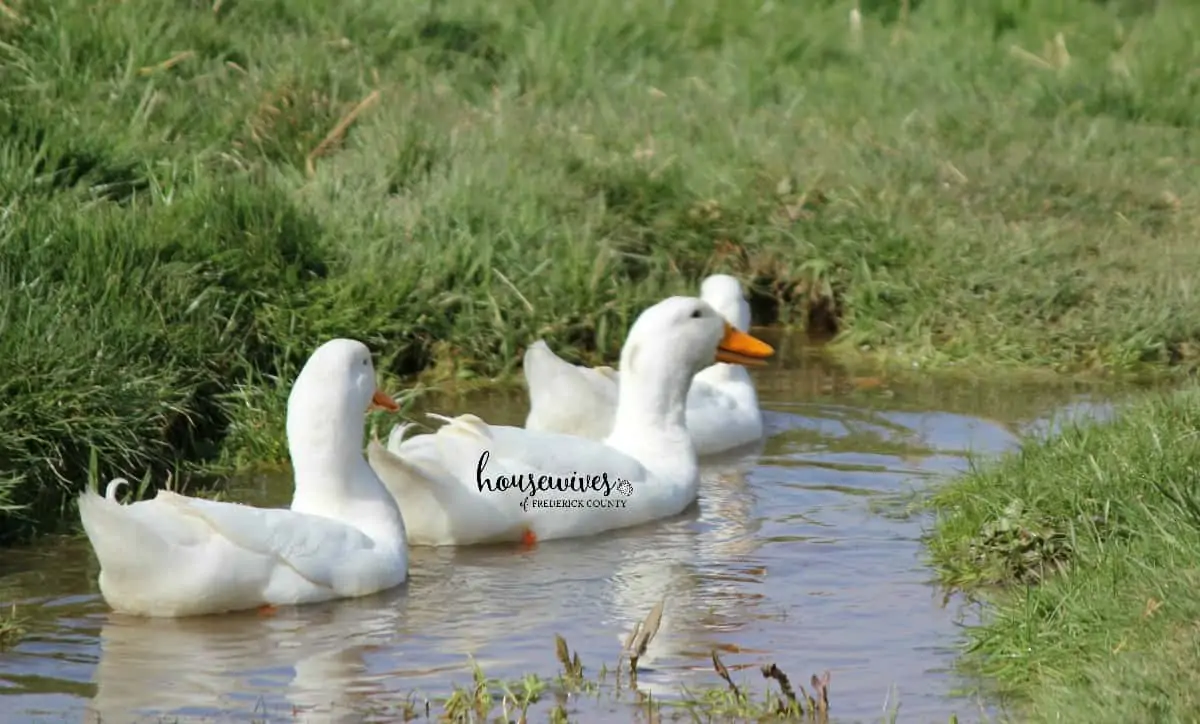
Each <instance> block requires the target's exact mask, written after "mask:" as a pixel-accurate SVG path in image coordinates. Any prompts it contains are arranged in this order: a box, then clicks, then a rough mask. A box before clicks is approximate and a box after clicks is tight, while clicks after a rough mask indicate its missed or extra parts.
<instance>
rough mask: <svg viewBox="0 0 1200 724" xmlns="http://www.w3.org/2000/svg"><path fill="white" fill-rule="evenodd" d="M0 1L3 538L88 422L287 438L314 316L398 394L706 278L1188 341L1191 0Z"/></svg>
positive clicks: (809, 306)
mask: <svg viewBox="0 0 1200 724" xmlns="http://www.w3.org/2000/svg"><path fill="white" fill-rule="evenodd" d="M4 7H8V8H9V9H10V10H11V13H0V124H2V126H3V128H4V129H5V132H4V133H3V135H2V137H0V163H2V165H3V169H4V171H3V173H0V285H3V287H4V289H5V290H6V291H7V293H6V296H5V299H4V304H3V305H2V306H0V365H2V366H3V367H2V369H0V372H2V373H3V374H0V380H2V381H0V400H3V405H0V471H3V473H2V476H3V478H2V479H0V543H3V542H10V541H12V540H16V539H20V538H25V537H27V536H29V535H31V534H33V533H35V532H38V531H46V530H50V529H53V528H55V527H58V526H59V525H61V524H62V523H63V522H64V521H65V522H73V521H74V519H75V514H74V511H73V507H72V503H71V495H72V494H73V493H75V492H77V491H78V490H79V488H80V487H81V486H82V485H83V483H84V481H85V478H86V475H85V471H86V466H87V460H88V456H89V454H90V452H91V450H93V449H95V450H97V451H98V452H99V465H100V468H101V469H100V471H99V474H100V476H101V477H103V478H111V477H113V476H116V475H125V476H128V477H130V478H135V479H141V478H142V477H143V476H144V475H145V474H146V472H147V471H150V472H152V473H153V475H154V479H155V480H158V479H161V477H162V476H164V475H166V473H167V472H168V471H172V470H176V469H180V470H183V471H186V470H189V469H192V468H194V466H195V465H196V463H198V462H200V463H211V462H213V461H217V460H220V461H222V462H225V463H231V464H239V465H240V464H244V463H246V462H251V461H253V462H272V461H277V460H278V459H279V458H281V457H282V455H283V449H284V448H283V445H282V436H281V425H280V424H279V420H280V419H281V416H282V410H283V401H284V400H285V399H286V390H287V388H288V386H289V385H290V381H291V379H292V378H293V376H294V374H295V373H296V371H297V369H298V367H299V365H300V364H302V362H303V360H304V358H305V356H306V355H307V354H308V353H309V352H310V351H311V350H312V349H313V348H315V346H316V345H317V344H318V343H320V342H321V341H324V340H325V339H327V338H329V337H332V336H335V335H342V336H351V337H356V338H359V339H362V340H364V341H366V342H367V343H368V344H369V345H370V346H371V347H372V349H374V350H375V351H376V352H377V353H378V355H379V363H378V367H379V369H381V370H382V371H384V373H385V374H386V375H387V377H388V384H389V385H390V386H391V387H395V386H396V385H397V384H399V383H398V380H399V379H401V378H410V377H411V376H412V375H414V374H416V373H420V372H425V373H426V374H427V375H428V379H430V380H434V381H445V382H448V383H451V384H459V383H463V384H466V383H471V382H472V381H478V380H480V379H488V378H492V377H495V376H500V375H507V374H510V373H512V372H513V371H514V370H515V369H516V366H517V365H518V364H519V362H518V360H519V359H520V356H521V352H522V350H523V348H524V346H525V345H526V344H528V343H529V342H530V341H531V340H533V339H536V338H538V337H543V338H546V339H547V341H548V342H549V343H550V344H551V345H552V346H553V347H554V348H555V349H557V350H560V351H561V352H562V353H563V354H564V355H565V356H568V357H571V358H572V359H583V360H587V361H589V362H597V361H600V360H602V359H603V360H605V361H608V362H611V361H613V360H614V359H615V357H616V354H617V351H618V349H619V346H620V344H621V341H622V338H623V336H624V334H625V331H626V330H627V328H628V325H629V323H630V321H631V320H632V319H633V317H634V316H635V315H636V314H637V313H638V312H639V311H641V310H642V309H643V308H645V307H646V306H647V305H649V304H650V303H652V302H654V301H656V300H658V299H659V298H661V297H663V296H665V295H668V294H674V293H682V292H689V293H694V292H695V289H696V285H697V282H698V280H699V279H700V278H701V277H702V276H703V275H705V274H707V273H709V272H712V271H717V270H723V271H729V272H732V273H735V274H737V275H739V276H740V277H741V278H742V279H743V280H745V281H746V282H747V284H748V285H749V286H750V287H751V290H752V297H753V307H754V311H755V320H756V322H758V323H773V322H780V323H788V324H799V325H801V326H806V327H808V328H809V329H810V330H811V331H813V332H814V333H817V334H820V335H821V336H829V335H835V337H836V339H837V340H838V345H839V347H840V348H841V349H843V350H849V351H852V352H854V353H859V352H864V351H865V352H867V353H870V354H875V355H879V356H881V357H885V358H888V359H897V360H901V361H905V362H906V363H907V362H911V361H919V362H920V363H921V364H922V365H923V366H925V367H929V366H933V367H946V366H949V365H951V364H952V363H953V364H960V365H961V364H966V365H972V366H985V367H988V368H992V369H995V368H1026V367H1030V366H1036V367H1043V368H1047V369H1054V370H1067V371H1072V370H1087V371H1101V372H1113V371H1129V370H1132V369H1137V368H1142V367H1147V366H1148V367H1150V368H1152V369H1156V370H1161V369H1164V368H1166V367H1169V366H1172V365H1174V366H1177V367H1183V368H1187V367H1190V366H1191V365H1192V363H1193V361H1194V360H1195V358H1196V350H1197V349H1200V348H1198V347H1197V346H1196V340H1197V331H1198V330H1200V305H1197V304H1195V303H1194V299H1193V298H1192V295H1191V290H1192V288H1193V286H1194V285H1193V280H1194V279H1195V274H1196V271H1195V270H1196V269H1198V268H1200V263H1198V262H1200V247H1198V246H1197V245H1196V244H1195V243H1194V233H1195V229H1196V228H1197V226H1198V225H1200V223H1198V222H1200V205H1198V203H1197V202H1198V201H1200V196H1198V194H1200V192H1198V191H1197V190H1196V189H1198V188H1200V184H1198V183H1197V181H1198V177H1197V174H1198V173H1200V171H1198V170H1197V169H1198V167H1197V166H1196V164H1194V163H1192V162H1191V160H1190V159H1192V158H1194V157H1195V155H1196V153H1195V151H1196V148H1195V145H1196V144H1195V138H1196V136H1195V134H1194V132H1193V130H1194V127H1195V124H1196V123H1197V120H1196V119H1197V118H1200V113H1198V112H1197V111H1200V105H1198V104H1197V102H1196V101H1195V94H1194V93H1193V92H1192V89H1194V86H1195V84H1196V83H1197V82H1200V81H1197V78H1196V76H1195V74H1194V73H1193V72H1192V71H1193V68H1194V66H1195V63H1194V62H1191V60H1194V52H1193V51H1194V43H1193V39H1194V37H1195V34H1196V30H1197V25H1198V24H1197V19H1198V18H1200V10H1197V9H1193V8H1192V6H1190V5H1186V4H1183V3H1172V4H1162V3H1160V4H1157V5H1151V4H1147V3H1137V2H1124V3H1109V4H1101V3H1095V2H1088V1H1085V0H1075V1H1072V2H1065V3H1062V2H1060V3H1055V4H1050V5H1045V6H1042V5H1038V4H1033V5H1030V6H1029V7H1028V8H1024V6H1022V8H1023V9H1017V6H1016V5H1014V4H1012V3H1009V2H1003V1H1000V0H997V1H995V2H982V3H974V4H972V3H967V4H964V3H960V2H951V1H950V0H924V1H923V2H914V3H912V4H911V8H910V10H911V12H905V13H899V12H897V9H896V8H897V6H896V4H894V3H881V2H873V3H868V2H863V3H862V18H863V19H862V22H861V26H860V27H859V29H858V30H857V31H853V32H852V30H851V25H850V23H849V21H848V17H849V10H850V7H851V4H850V3H844V2H826V3H773V4H770V3H768V4H753V3H751V4H746V3H744V2H735V0H691V1H689V2H676V3H661V2H652V1H651V0H632V1H631V2H626V3H623V4H620V5H585V4H580V3H569V2H560V1H558V0H549V1H547V2H537V3H524V4H520V3H518V4H516V5H513V4H495V3H491V4H489V3H481V2H479V1H478V0H442V1H441V2H438V3H434V4H428V3H395V2H384V1H383V0H350V1H349V2H342V3H327V2H316V1H315V0H283V1H281V2H270V3H250V2H242V1H240V0H236V1H235V0H225V1H224V2H218V3H212V2H209V1H203V2H200V1H196V2H190V1H184V2H176V3H169V4H161V3H160V4H153V3H151V4H146V3H129V2H125V3H117V2H111V3H95V2H85V1H84V0H55V1H54V2H50V0H21V1H20V2H12V1H10V2H8V3H6V5H5V6H4ZM1060 33H1061V37H1062V41H1061V42H1057V41H1055V38H1057V37H1058V36H1059V34H1060ZM1014 48H1019V49H1024V51H1023V52H1021V51H1019V50H1014ZM14 507H15V508H20V509H21V512H20V513H19V514H14V513H13V512H12V509H13V508H14Z"/></svg>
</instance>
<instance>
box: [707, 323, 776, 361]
mask: <svg viewBox="0 0 1200 724" xmlns="http://www.w3.org/2000/svg"><path fill="white" fill-rule="evenodd" d="M773 354H775V348H774V347H772V346H771V345H769V344H767V343H766V342H764V341H762V340H761V339H757V338H755V337H752V336H750V335H748V334H746V333H745V332H739V331H738V330H737V329H736V328H734V327H733V325H731V324H729V323H728V322H726V323H725V336H724V337H722V338H721V342H720V344H718V345H717V361H718V362H728V363H730V364H735V365H745V366H747V367H763V366H765V365H766V364H767V363H766V362H764V361H763V360H765V359H766V358H767V357H770V356H771V355H773Z"/></svg>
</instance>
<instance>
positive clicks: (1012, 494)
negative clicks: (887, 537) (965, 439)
mask: <svg viewBox="0 0 1200 724" xmlns="http://www.w3.org/2000/svg"><path fill="white" fill-rule="evenodd" d="M1197 430H1200V393H1198V392H1197V391H1196V390H1195V389H1189V390H1187V391H1186V392H1183V393H1179V394H1176V395H1173V396H1161V395H1156V396H1154V397H1152V398H1150V399H1148V400H1145V401H1143V402H1141V403H1139V404H1137V405H1134V406H1132V407H1130V408H1129V409H1128V410H1126V411H1124V412H1123V413H1122V414H1121V415H1120V416H1119V417H1118V418H1116V420H1115V421H1113V422H1109V423H1103V424H1084V425H1079V426H1071V427H1068V428H1066V429H1065V430H1064V432H1063V434H1062V435H1061V436H1060V437H1054V438H1049V439H1047V440H1044V441H1029V442H1028V443H1027V445H1026V447H1025V449H1024V450H1023V451H1022V452H1021V453H1020V454H1017V455H1013V456H1010V457H1008V458H1006V459H1005V460H1004V461H1002V462H1001V463H999V464H997V465H988V466H984V467H982V468H981V469H980V470H978V471H977V472H974V473H972V474H970V475H968V476H966V477H965V478H963V479H960V480H954V481H951V482H949V483H947V484H946V485H945V486H944V487H943V488H941V489H940V490H939V491H938V492H937V493H936V494H935V495H934V497H933V499H932V505H933V507H934V508H935V509H936V510H937V511H938V518H937V522H936V525H935V527H934V529H933V530H932V532H931V535H930V537H929V540H928V544H929V547H930V551H931V557H932V562H933V564H934V566H935V567H936V569H937V571H938V573H939V576H940V577H941V579H942V580H943V581H944V582H945V583H946V584H947V585H950V586H954V587H958V588H963V589H965V590H967V591H969V592H972V593H975V594H977V595H980V596H982V597H983V598H984V599H985V600H986V601H988V602H989V604H990V609H989V611H988V615H987V620H986V622H985V623H984V624H983V625H981V626H978V627H971V628H968V629H967V635H968V638H969V641H970V645H969V650H968V654H967V658H966V659H965V661H964V663H965V665H967V666H968V667H970V668H971V669H974V670H976V671H978V672H980V673H983V674H985V675H987V676H989V677H991V678H992V679H994V680H995V681H997V682H998V684H999V685H1000V687H1001V690H1002V691H1003V692H1004V693H1006V694H1008V695H1010V696H1011V697H1012V698H1013V699H1014V701H1015V703H1016V704H1017V705H1018V707H1019V710H1020V711H1021V716H1020V720H1021V721H1031V722H1036V721H1046V722H1049V721H1068V720H1069V721H1118V720H1119V721H1149V720H1153V721H1164V722H1167V721H1170V722H1176V721H1178V722H1184V721H1195V720H1196V719H1197V718H1198V717H1200V674H1198V673H1197V672H1200V626H1198V624H1197V622H1200V593H1197V591H1200V565H1198V561H1200V495H1198V493H1197V465H1196V463H1197V460H1200V434H1198V432H1197Z"/></svg>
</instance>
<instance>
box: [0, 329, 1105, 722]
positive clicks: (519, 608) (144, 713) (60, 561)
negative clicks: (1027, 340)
mask: <svg viewBox="0 0 1200 724" xmlns="http://www.w3.org/2000/svg"><path fill="white" fill-rule="evenodd" d="M764 336H767V335H764ZM767 338H768V339H770V337H769V336H767ZM772 341H777V340H772ZM779 342H780V344H779V352H780V354H779V364H777V365H776V366H775V367H773V368H772V369H769V370H765V371H756V372H755V375H756V380H757V382H758V386H759V390H760V397H761V401H762V405H763V408H764V410H766V415H767V426H768V439H767V440H766V442H765V444H764V445H762V446H761V454H760V452H759V451H757V450H750V451H747V452H746V454H744V455H742V456H740V457H739V456H733V457H726V458H725V459H723V460H719V461H713V462H711V464H709V465H708V466H707V467H706V470H705V473H704V481H703V485H702V490H701V497H700V503H699V505H698V506H694V507H693V508H692V509H691V510H690V511H689V512H687V513H685V514H684V515H683V516H681V517H679V518H676V519H672V520H669V521H664V522H660V523H656V524H651V525H648V526H645V527H641V528H637V529H633V530H627V531H623V532H619V533H614V534H606V535H603V536H599V537H596V538H591V539H582V540H567V541H557V542H551V543H543V544H541V545H539V546H538V547H537V548H536V549H533V550H518V549H516V548H513V547H493V548H488V549H462V550H457V551H456V550H452V549H415V550H414V551H413V552H412V556H411V569H410V570H411V572H410V581H409V583H408V584H406V585H405V586H403V587H401V588H400V589H397V590H395V591H392V592H389V593H386V594H382V595H379V596H373V597H369V598H365V599H359V600H353V601H344V602H336V603H331V604H322V605H314V606H309V607H302V608H294V609H282V610H280V611H279V613H278V614H276V615H275V616H271V617H260V616H258V615H255V614H239V615H231V616H220V617H206V618H202V619H187V620H180V621H169V620H168V621H152V620H141V619H135V618H129V617H123V616H118V615H113V614H110V613H108V612H107V609H106V607H105V605H104V602H103V601H102V600H101V599H100V597H99V595H98V593H97V589H96V584H95V580H96V575H97V572H98V571H97V565H96V563H95V561H94V559H93V558H92V556H91V552H90V550H89V548H88V545H87V542H86V540H82V539H78V540H55V541H51V542H48V543H45V544H43V545H41V546H40V547H38V548H36V549H31V550H10V551H2V552H0V604H3V605H5V606H7V605H8V603H9V602H15V603H16V604H17V605H18V607H19V611H20V612H21V614H22V615H23V616H25V617H28V618H29V619H30V620H29V622H28V624H27V628H28V629H29V635H28V637H27V638H25V639H24V640H23V642H22V643H20V644H19V645H18V646H17V647H16V648H15V649H13V650H10V651H9V652H6V653H0V720H2V721H5V722H16V721H97V720H98V719H102V720H103V721H105V722H127V721H156V720H159V719H160V718H162V717H163V716H164V715H165V716H167V717H169V718H170V719H171V720H179V721H201V720H203V721H251V720H252V721H313V722H317V721H321V722H327V721H375V720H378V721H388V720H391V719H392V718H393V717H394V716H395V714H396V712H397V711H398V707H400V706H401V704H402V702H404V701H405V700H407V699H409V698H410V695H411V693H412V692H413V691H414V690H416V691H419V692H421V694H423V695H434V694H445V693H448V692H449V689H450V687H451V685H452V683H459V684H464V683H467V682H469V681H470V679H471V663H470V658H469V657H473V659H474V661H475V662H476V663H477V664H478V665H479V666H480V667H481V668H482V669H483V671H484V672H486V673H487V674H488V675H489V676H493V677H498V678H512V677H519V676H521V675H523V674H525V673H531V672H533V673H539V674H541V675H543V676H552V675H554V674H555V673H556V672H557V671H558V669H559V666H558V663H557V660H556V657H555V653H554V640H553V636H554V634H555V633H561V634H562V635H563V636H564V637H565V638H566V639H567V641H568V642H569V644H570V646H571V647H572V649H574V650H576V651H577V652H578V654H579V657H580V658H581V660H582V662H583V664H584V665H585V667H587V669H588V670H589V671H591V672H595V671H596V670H597V669H598V668H599V667H600V665H601V664H602V663H605V664H607V665H608V666H609V667H610V668H611V667H612V665H613V663H615V661H616V659H617V654H618V652H619V649H620V642H621V641H622V640H623V639H624V638H625V636H626V635H627V634H628V632H629V631H630V630H631V629H632V627H633V626H634V625H635V623H636V622H637V621H640V620H641V619H642V618H644V617H645V616H646V614H647V613H648V612H649V611H650V609H651V608H652V607H653V606H654V605H655V603H657V602H658V601H659V600H660V599H661V598H664V597H665V598H666V602H667V607H666V613H665V615H664V618H663V622H662V626H661V629H660V631H659V634H658V636H657V637H656V638H655V639H654V640H653V642H652V643H651V645H650V648H649V650H648V652H647V654H646V656H645V657H644V658H643V660H642V668H641V672H640V674H639V684H640V686H641V688H642V689H643V690H648V691H652V692H654V693H655V694H656V695H664V696H670V695H672V694H674V693H677V692H678V691H679V689H680V686H681V685H694V684H702V683H719V682H718V680H717V679H716V677H715V674H713V672H712V665H711V658H710V657H711V651H712V650H713V649H718V650H719V651H720V652H721V657H722V659H723V661H724V663H725V664H726V665H727V666H728V667H729V668H730V669H731V670H732V671H733V675H734V678H735V681H744V682H746V683H747V685H748V686H749V687H750V688H752V689H754V690H756V691H759V690H761V689H762V688H763V687H764V686H765V682H763V680H762V679H761V678H760V676H759V674H758V672H757V671H756V670H755V668H746V669H743V668H741V667H755V666H757V665H759V664H762V663H769V662H772V661H774V662H776V663H777V664H778V665H779V667H780V668H781V669H783V670H784V671H785V672H788V674H789V675H790V676H791V678H792V680H793V682H797V683H805V684H806V682H807V681H808V678H809V676H810V674H813V673H819V672H821V671H824V670H826V669H828V670H830V671H831V673H832V683H831V685H830V702H831V709H832V713H833V714H834V716H835V717H836V718H837V719H838V720H849V721H854V720H858V721H879V720H880V718H881V717H882V716H883V715H884V713H885V707H887V708H893V707H894V706H895V705H896V704H897V703H899V704H900V705H901V709H900V721H939V720H940V721H946V719H947V717H948V715H949V714H950V713H951V712H957V713H958V714H959V716H960V717H963V718H965V719H975V718H977V714H978V711H979V706H980V705H979V704H978V703H977V702H974V701H971V700H965V699H961V698H953V697H952V696H951V692H952V690H953V689H955V688H956V687H958V686H960V685H961V684H963V682H961V681H958V680H957V679H956V677H955V675H954V674H952V673H950V672H949V666H950V664H951V662H952V659H953V656H954V653H955V650H956V645H957V643H958V641H959V639H958V636H957V630H956V629H957V626H956V622H960V621H962V620H964V616H974V611H973V610H972V609H970V608H967V607H964V606H962V605H960V604H959V603H957V602H955V601H953V600H952V601H951V602H950V603H949V604H948V605H943V597H942V595H941V593H940V592H939V591H938V590H936V589H935V587H933V586H932V585H930V583H929V582H928V581H929V578H930V574H929V571H928V570H927V569H925V568H923V567H922V565H921V560H920V555H921V548H920V544H919V540H918V537H919V535H920V534H921V532H922V530H923V526H924V525H925V524H926V523H927V519H925V518H922V517H917V516H904V515H901V514H899V509H900V508H901V507H902V503H897V502H896V498H897V494H903V493H905V492H906V491H909V490H913V489H919V488H920V487H921V486H923V485H925V484H927V482H928V481H930V480H932V479H935V478H937V477H938V476H942V475H945V474H948V473H954V472H957V471H961V470H963V469H964V468H965V466H966V464H967V463H966V458H965V456H966V454H967V453H968V451H974V452H976V453H983V454H994V453H999V452H1002V451H1004V450H1007V449H1010V448H1012V447H1013V446H1014V445H1015V444H1016V440H1017V438H1016V435H1017V434H1019V433H1020V432H1022V431H1025V430H1028V431H1030V432H1034V431H1039V430H1044V429H1046V426H1047V425H1048V424H1049V421H1050V420H1051V417H1050V415H1051V413H1053V412H1055V411H1056V410H1065V411H1066V412H1068V413H1069V414H1072V415H1078V414H1083V415H1087V414H1094V413H1097V412H1099V413H1101V414H1103V413H1104V412H1105V411H1106V409H1107V408H1106V406H1105V404H1104V403H1103V402H1102V401H1100V402H1094V401H1093V400H1092V399H1091V398H1089V397H1086V396H1083V395H1081V394H1080V392H1079V390H1067V389H1063V388H1054V389H1049V388H1030V387H1007V388H1003V389H1001V388H996V387H990V386H987V385H984V384H980V383H978V382H969V381H956V382H950V381H946V382H942V383H936V382H929V381H927V380H926V381H920V382H917V383H916V384H911V383H910V384H905V383H900V382H892V383H883V384H880V381H879V380H873V379H857V380H856V379H855V378H853V377H851V376H850V375H849V374H848V373H847V372H845V371H844V370H840V369H837V368H834V367H832V366H831V365H829V364H828V363H826V362H823V361H822V359H821V358H820V356H819V354H816V353H810V352H807V351H805V350H804V349H803V348H802V347H799V346H797V345H795V344H794V343H790V342H789V341H788V340H782V341H779ZM524 404H525V403H524V400H523V398H522V397H521V395H520V394H519V393H518V394H516V395H511V394H501V393H491V394H487V395H482V396H478V397H476V398H475V399H473V400H468V401H464V402H460V403H457V404H454V405H452V406H451V407H450V408H449V409H447V408H446V407H441V408H439V409H441V410H442V411H450V412H461V411H466V410H471V411H473V412H477V413H480V414H482V416H483V417H484V418H485V419H488V420H489V421H492V422H497V423H512V424H520V423H521V421H522V420H523V417H524V413H525V407H524ZM289 496H290V489H289V481H288V480H287V479H286V478H279V477H274V478H270V477H264V478H256V479H253V480H246V481H242V482H241V483H239V485H237V486H236V487H235V488H234V489H233V491H232V492H231V497H234V498H236V499H240V500H245V501H249V502H254V503H256V504H275V505H286V503H287V501H288V499H289ZM889 501H891V502H890V503H889ZM621 707H622V705H621V704H614V703H612V701H609V700H606V701H604V702H602V703H597V702H594V701H591V700H588V699H586V698H581V699H577V700H576V699H572V701H571V702H570V703H569V705H568V707H567V708H568V711H571V712H573V718H574V719H577V720H582V721H630V720H631V718H632V716H633V712H632V710H631V709H622V708H621ZM421 708H422V709H423V707H421Z"/></svg>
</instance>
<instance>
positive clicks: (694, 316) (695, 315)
mask: <svg viewBox="0 0 1200 724" xmlns="http://www.w3.org/2000/svg"><path fill="white" fill-rule="evenodd" d="M703 316H704V315H703V314H702V313H701V312H700V310H699V309H696V310H693V311H692V319H699V318H700V317H703Z"/></svg>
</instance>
